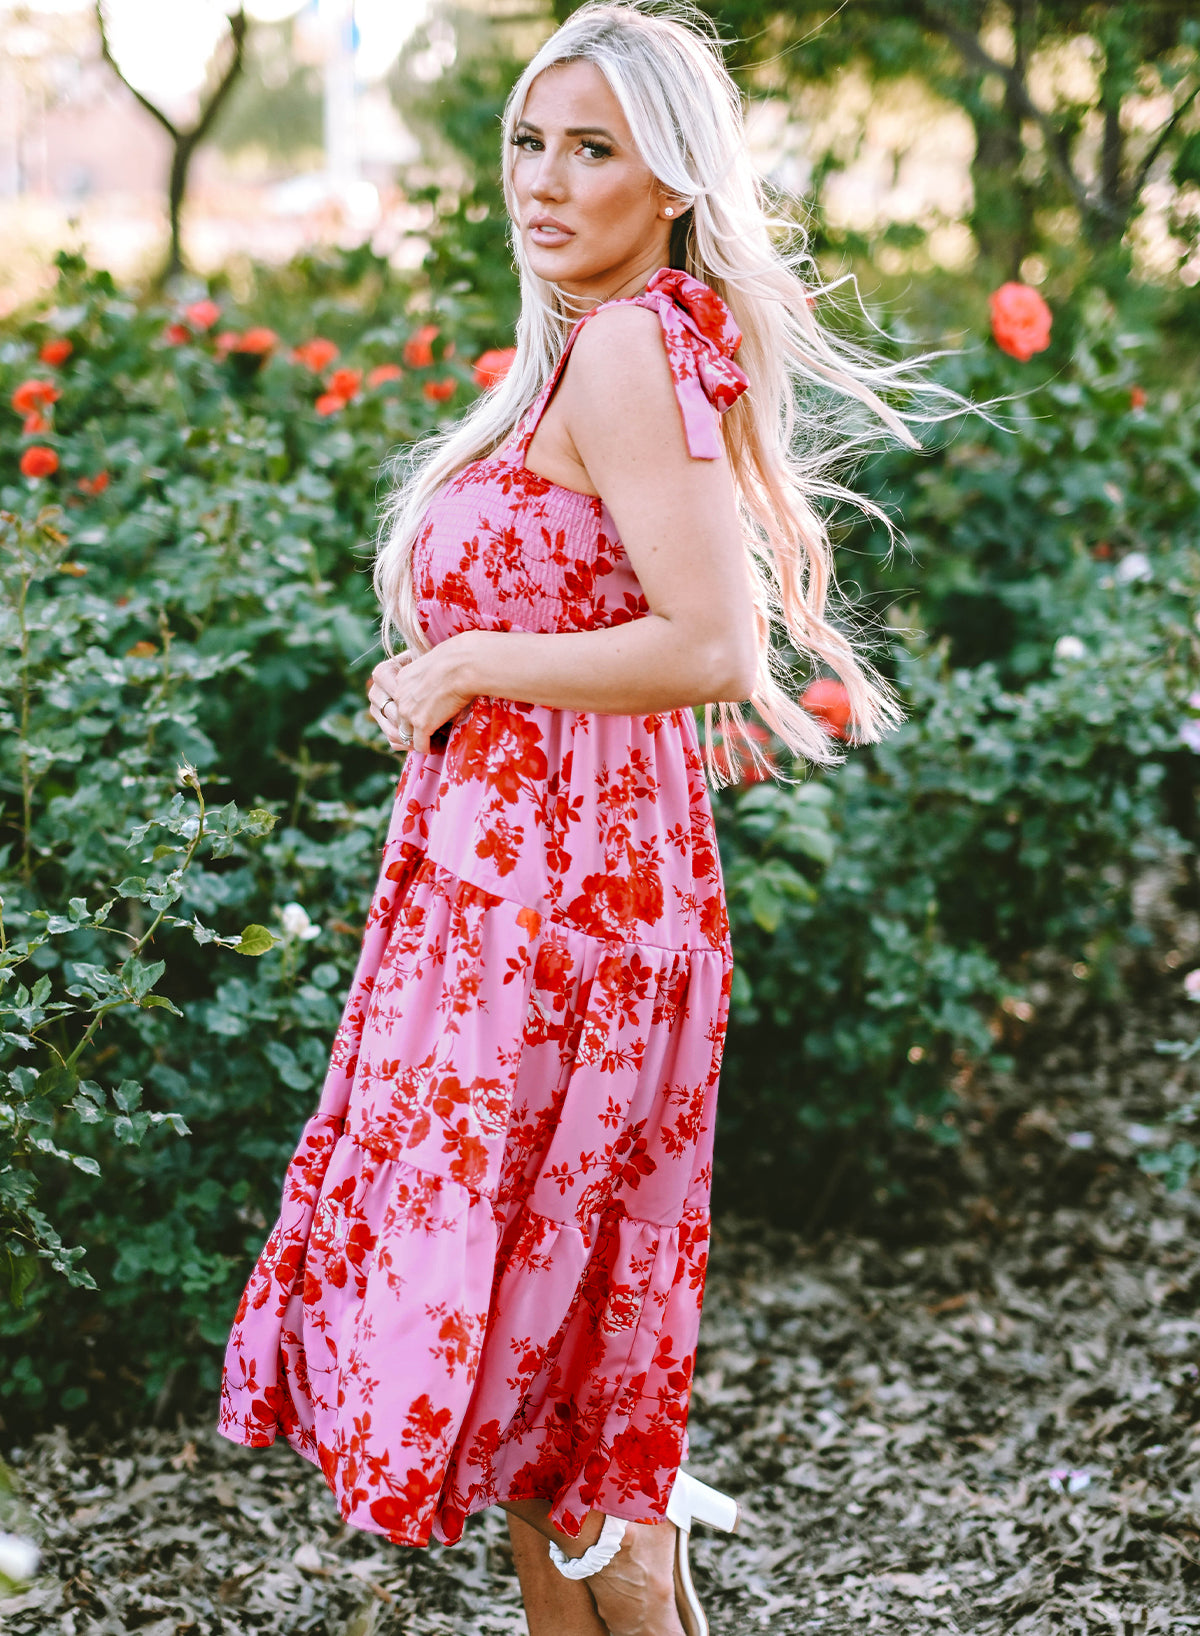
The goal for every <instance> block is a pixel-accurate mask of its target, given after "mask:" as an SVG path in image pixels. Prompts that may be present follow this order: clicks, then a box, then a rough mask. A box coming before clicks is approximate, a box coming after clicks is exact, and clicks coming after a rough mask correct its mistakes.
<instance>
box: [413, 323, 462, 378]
mask: <svg viewBox="0 0 1200 1636" xmlns="http://www.w3.org/2000/svg"><path fill="white" fill-rule="evenodd" d="M441 333H442V332H441V330H440V329H439V328H438V327H437V325H436V324H422V325H421V327H420V329H418V330H414V331H413V333H412V334H411V335H410V336H409V338H408V340H407V341H405V343H404V361H405V363H406V364H407V365H408V367H409V368H410V369H428V368H429V366H430V364H432V362H433V343H434V342H435V341H436V340H437V338H438V336H439V335H440V334H441ZM442 356H443V357H444V358H453V356H454V343H453V341H451V342H450V343H449V345H448V346H447V347H446V350H445V352H444V353H443V354H442Z"/></svg>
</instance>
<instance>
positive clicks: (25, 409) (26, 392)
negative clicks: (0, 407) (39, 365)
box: [11, 380, 62, 415]
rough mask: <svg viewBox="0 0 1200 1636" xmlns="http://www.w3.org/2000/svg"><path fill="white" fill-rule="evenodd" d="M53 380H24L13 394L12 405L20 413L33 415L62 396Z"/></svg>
mask: <svg viewBox="0 0 1200 1636" xmlns="http://www.w3.org/2000/svg"><path fill="white" fill-rule="evenodd" d="M61 395H62V394H61V393H60V392H59V390H58V387H57V386H55V384H54V382H53V381H39V380H28V381H22V382H21V384H20V386H18V387H17V389H16V391H15V392H14V393H13V395H12V400H11V401H12V406H13V408H14V409H15V410H16V411H17V413H18V414H19V415H32V414H35V413H36V412H37V411H38V410H39V409H44V408H46V406H47V405H48V404H51V403H57V402H58V399H59V398H60V397H61Z"/></svg>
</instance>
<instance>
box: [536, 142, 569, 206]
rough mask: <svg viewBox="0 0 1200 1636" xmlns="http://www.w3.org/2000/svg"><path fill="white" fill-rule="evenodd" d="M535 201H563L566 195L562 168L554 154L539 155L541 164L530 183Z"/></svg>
mask: <svg viewBox="0 0 1200 1636" xmlns="http://www.w3.org/2000/svg"><path fill="white" fill-rule="evenodd" d="M529 192H530V194H531V195H532V197H533V198H535V199H561V198H562V197H563V193H564V182H563V173H562V166H561V164H560V163H559V162H558V160H557V159H555V158H554V156H553V155H552V154H548V153H543V154H541V155H539V163H538V165H537V166H536V168H535V169H534V172H533V175H532V177H531V178H530V182H529Z"/></svg>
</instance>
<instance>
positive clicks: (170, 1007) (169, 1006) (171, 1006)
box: [139, 994, 183, 1017]
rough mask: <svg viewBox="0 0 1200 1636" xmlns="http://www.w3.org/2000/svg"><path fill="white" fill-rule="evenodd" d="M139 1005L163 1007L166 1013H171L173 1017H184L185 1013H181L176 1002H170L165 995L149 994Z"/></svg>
mask: <svg viewBox="0 0 1200 1636" xmlns="http://www.w3.org/2000/svg"><path fill="white" fill-rule="evenodd" d="M139 1003H140V1004H141V1005H142V1006H161V1007H162V1009H163V1010H164V1011H169V1012H170V1013H171V1015H172V1016H173V1017H182V1016H183V1012H182V1011H180V1009H179V1007H178V1006H177V1005H176V1004H175V1002H174V1000H168V999H167V997H166V995H165V994H147V995H146V998H145V999H144V1000H142V1001H140V1002H139Z"/></svg>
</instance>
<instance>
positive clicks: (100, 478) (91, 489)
mask: <svg viewBox="0 0 1200 1636" xmlns="http://www.w3.org/2000/svg"><path fill="white" fill-rule="evenodd" d="M108 481H109V479H108V473H107V472H106V471H98V472H97V473H96V475H95V477H81V478H80V479H79V481H78V483H76V485H75V487H76V488H77V489H79V490H81V492H82V493H84V494H103V493H104V491H105V489H106V488H107V487H108Z"/></svg>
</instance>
